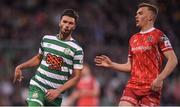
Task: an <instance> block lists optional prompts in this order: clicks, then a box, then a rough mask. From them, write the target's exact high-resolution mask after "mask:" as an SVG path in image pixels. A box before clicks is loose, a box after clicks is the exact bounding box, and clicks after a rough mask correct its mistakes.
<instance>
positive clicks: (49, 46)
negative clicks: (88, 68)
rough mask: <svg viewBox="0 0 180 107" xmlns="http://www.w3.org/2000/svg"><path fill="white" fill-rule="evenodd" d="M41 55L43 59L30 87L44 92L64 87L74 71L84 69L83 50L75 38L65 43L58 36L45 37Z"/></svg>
mask: <svg viewBox="0 0 180 107" xmlns="http://www.w3.org/2000/svg"><path fill="white" fill-rule="evenodd" d="M39 53H40V54H42V56H43V58H42V61H41V63H40V65H39V67H38V69H37V73H36V75H35V76H34V77H33V78H32V79H31V81H30V85H35V86H38V87H39V88H41V89H42V90H44V91H46V90H47V89H55V88H57V87H59V86H62V85H63V84H64V83H65V82H66V81H68V78H69V76H70V75H71V74H72V72H73V69H82V68H83V49H82V48H81V47H80V46H79V45H78V44H77V42H76V41H75V40H74V39H73V38H71V39H70V40H69V41H63V40H60V39H59V38H58V37H57V36H52V35H45V36H44V37H43V39H42V41H41V46H40V48H39Z"/></svg>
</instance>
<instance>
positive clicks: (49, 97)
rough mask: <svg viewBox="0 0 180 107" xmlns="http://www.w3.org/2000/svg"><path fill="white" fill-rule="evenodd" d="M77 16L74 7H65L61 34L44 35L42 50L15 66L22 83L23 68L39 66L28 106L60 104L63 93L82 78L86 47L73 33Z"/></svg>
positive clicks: (31, 88)
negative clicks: (82, 45) (84, 49)
mask: <svg viewBox="0 0 180 107" xmlns="http://www.w3.org/2000/svg"><path fill="white" fill-rule="evenodd" d="M78 17H79V16H78V14H77V12H75V11H74V10H72V9H66V10H64V12H63V13H62V15H61V18H60V21H59V27H60V32H59V34H57V35H45V36H44V37H43V38H42V40H41V46H40V48H39V53H38V54H37V55H35V56H34V57H33V58H31V59H30V60H28V61H26V62H24V63H22V64H20V65H18V66H17V67H16V68H15V74H14V82H16V81H19V82H21V81H22V78H23V76H22V70H23V69H25V68H30V67H35V66H38V68H37V72H36V74H35V76H33V77H32V79H31V80H30V86H29V93H28V98H27V102H28V106H60V105H61V102H62V94H63V92H64V91H66V90H68V89H70V88H71V87H73V86H74V85H75V84H76V83H77V82H78V81H79V79H80V75H81V70H82V68H83V49H82V48H81V47H80V46H79V45H78V44H77V42H76V41H75V40H74V39H73V38H72V35H71V34H72V32H73V30H74V29H75V28H76V25H77V21H78Z"/></svg>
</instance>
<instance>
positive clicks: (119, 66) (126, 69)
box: [110, 62, 131, 72]
mask: <svg viewBox="0 0 180 107" xmlns="http://www.w3.org/2000/svg"><path fill="white" fill-rule="evenodd" d="M110 68H112V69H114V70H118V71H123V72H130V70H131V65H130V64H128V63H126V64H118V63H115V62H112V64H111V66H110Z"/></svg>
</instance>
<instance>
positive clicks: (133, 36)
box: [130, 32, 140, 41]
mask: <svg viewBox="0 0 180 107" xmlns="http://www.w3.org/2000/svg"><path fill="white" fill-rule="evenodd" d="M138 35H140V33H139V32H138V33H135V34H133V35H132V36H131V37H130V41H131V40H133V39H134V38H135V37H137V36H138Z"/></svg>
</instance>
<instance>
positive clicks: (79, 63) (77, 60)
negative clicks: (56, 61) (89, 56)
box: [73, 49, 84, 69]
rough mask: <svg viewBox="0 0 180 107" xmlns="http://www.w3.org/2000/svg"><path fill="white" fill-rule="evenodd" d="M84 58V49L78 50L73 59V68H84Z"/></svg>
mask: <svg viewBox="0 0 180 107" xmlns="http://www.w3.org/2000/svg"><path fill="white" fill-rule="evenodd" d="M83 58H84V52H83V50H82V49H81V50H77V51H76V52H75V55H74V59H73V68H74V69H82V68H83Z"/></svg>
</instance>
